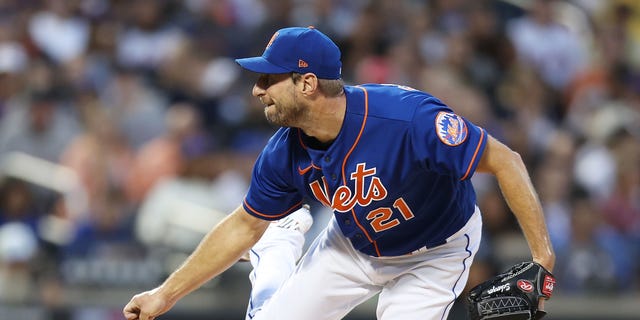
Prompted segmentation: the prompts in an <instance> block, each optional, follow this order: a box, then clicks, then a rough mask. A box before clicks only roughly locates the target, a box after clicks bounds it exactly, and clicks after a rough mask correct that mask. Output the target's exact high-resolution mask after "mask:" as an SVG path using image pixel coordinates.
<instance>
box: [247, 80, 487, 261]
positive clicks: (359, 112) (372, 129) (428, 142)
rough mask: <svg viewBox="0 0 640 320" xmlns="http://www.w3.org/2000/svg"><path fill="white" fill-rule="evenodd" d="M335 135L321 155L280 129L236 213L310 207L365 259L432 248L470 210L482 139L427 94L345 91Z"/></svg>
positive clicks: (378, 88)
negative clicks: (329, 219) (328, 216)
mask: <svg viewBox="0 0 640 320" xmlns="http://www.w3.org/2000/svg"><path fill="white" fill-rule="evenodd" d="M345 94H346V101H347V107H346V114H345V118H344V123H343V124H342V129H341V131H340V133H339V134H338V136H337V137H336V139H335V140H334V141H333V143H332V144H331V145H330V146H329V147H327V148H317V147H316V148H314V146H316V145H317V143H314V141H315V139H313V138H311V137H309V136H307V135H305V134H304V133H303V132H302V130H300V129H297V128H280V129H279V130H278V131H277V132H276V133H275V134H274V135H273V137H271V139H270V140H269V142H268V143H267V145H266V146H265V148H264V150H263V151H262V152H261V154H260V155H259V156H258V158H257V160H256V163H255V166H254V169H253V176H252V181H251V184H250V188H249V191H248V193H247V195H246V197H245V200H244V204H243V205H244V208H245V209H246V210H247V211H248V212H249V213H250V214H252V215H254V216H256V217H260V218H262V219H267V220H276V219H280V218H282V217H284V216H286V215H288V214H290V213H291V212H293V211H295V210H296V209H298V208H300V206H301V205H302V204H303V203H304V202H305V201H309V200H310V199H311V200H315V201H317V202H319V203H321V204H323V205H325V206H328V207H330V208H332V209H333V213H334V215H335V216H336V219H337V221H338V224H339V225H340V228H341V230H342V232H343V234H344V235H345V236H346V237H347V238H349V239H350V241H351V243H352V244H353V246H354V247H355V248H356V249H358V250H359V251H361V252H363V253H365V254H368V255H371V256H397V255H403V254H407V253H411V252H413V251H415V250H417V249H420V248H422V247H425V246H426V247H428V248H430V247H435V246H437V245H440V244H443V243H445V242H446V239H447V238H448V237H449V236H451V235H452V234H453V233H455V232H456V231H458V230H459V229H460V228H461V227H462V226H464V224H465V223H466V222H467V220H468V219H469V218H470V217H471V215H472V213H473V212H474V210H475V205H476V196H475V192H474V190H473V186H472V184H471V181H470V180H469V178H470V177H471V176H472V175H473V173H474V171H475V168H476V166H477V164H478V162H479V160H480V157H481V156H482V153H483V151H484V148H485V146H486V141H487V134H486V133H485V131H484V130H483V129H482V128H480V127H478V126H476V125H474V124H473V123H471V122H469V121H468V120H466V119H464V118H463V117H461V116H459V115H457V114H455V113H454V112H453V111H452V110H451V109H450V108H449V107H448V106H446V105H445V104H444V103H442V102H441V101H440V100H438V99H437V98H435V97H433V96H432V95H430V94H428V93H425V92H421V91H418V90H414V89H411V88H407V87H403V86H396V85H378V84H367V85H362V86H346V87H345Z"/></svg>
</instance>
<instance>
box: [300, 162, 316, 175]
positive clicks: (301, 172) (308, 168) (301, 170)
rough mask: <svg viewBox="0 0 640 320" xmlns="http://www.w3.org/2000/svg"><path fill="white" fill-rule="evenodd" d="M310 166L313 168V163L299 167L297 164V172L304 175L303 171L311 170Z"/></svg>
mask: <svg viewBox="0 0 640 320" xmlns="http://www.w3.org/2000/svg"><path fill="white" fill-rule="evenodd" d="M311 168H313V163H312V164H310V165H309V166H308V167H306V168H304V169H301V168H300V166H298V174H299V175H301V176H302V175H304V174H305V173H307V172H309V170H311Z"/></svg>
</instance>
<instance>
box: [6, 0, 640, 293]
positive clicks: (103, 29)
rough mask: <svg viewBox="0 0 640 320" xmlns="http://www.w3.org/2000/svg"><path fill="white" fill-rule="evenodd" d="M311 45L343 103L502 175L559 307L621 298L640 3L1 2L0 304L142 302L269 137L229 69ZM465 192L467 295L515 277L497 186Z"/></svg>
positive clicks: (519, 256) (628, 251) (227, 206)
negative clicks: (485, 283) (328, 44)
mask: <svg viewBox="0 0 640 320" xmlns="http://www.w3.org/2000/svg"><path fill="white" fill-rule="evenodd" d="M308 25H314V26H315V27H316V28H317V29H319V30H321V31H322V32H324V33H326V34H327V35H329V36H330V37H332V39H334V40H335V41H336V43H337V44H338V45H339V47H340V48H341V49H342V52H343V56H342V60H343V78H344V80H345V82H346V83H347V84H359V83H369V82H376V83H398V84H403V85H407V86H411V87H414V88H417V89H420V90H424V91H427V92H429V93H432V94H434V95H435V96H438V97H440V98H441V99H442V100H443V101H444V102H445V103H447V104H448V105H449V106H451V107H452V108H453V109H454V110H455V111H456V112H458V113H459V114H462V115H463V116H465V117H466V118H468V119H469V120H471V121H473V122H474V123H476V124H478V125H480V126H482V127H484V128H485V129H486V130H487V131H488V132H489V133H490V134H492V135H493V136H495V137H496V138H498V139H499V140H501V141H503V142H505V143H506V144H508V145H509V146H511V147H512V148H513V149H514V150H516V151H517V152H518V153H520V154H521V156H522V157H523V159H524V161H525V163H526V164H527V166H528V169H529V170H530V174H531V177H532V180H533V183H534V185H535V186H536V188H537V190H538V193H539V197H540V200H541V202H542V204H543V207H544V210H545V214H546V218H547V222H548V226H549V231H550V235H551V237H552V241H553V244H554V248H555V250H556V254H557V267H556V270H554V271H555V272H554V273H555V274H556V275H557V277H558V282H559V284H558V292H562V293H564V294H568V295H571V294H579V293H580V294H582V293H611V294H618V293H622V294H626V293H629V292H635V293H638V292H639V290H640V2H639V1H634V0H626V1H625V0H611V1H599V0H572V1H563V0H531V1H507V0H502V1H501V0H428V1H426V0H425V1H419V0H406V1H395V0H186V1H177V0H112V1H108V0H70V1H57V0H50V1H35V0H29V1H18V0H0V302H2V303H18V304H20V303H32V302H34V301H36V302H44V303H45V304H52V305H55V304H56V303H61V302H60V301H59V300H60V299H61V297H60V295H59V294H57V293H58V292H60V291H59V290H61V289H60V288H64V287H65V286H72V285H77V286H83V285H84V286H97V287H102V286H146V285H148V284H150V283H155V282H156V281H158V278H160V277H162V276H163V275H164V274H165V273H166V272H167V270H165V268H164V263H165V262H164V260H163V259H164V258H165V257H166V256H167V255H168V254H169V253H171V252H183V253H184V252H189V251H190V249H191V248H193V246H195V244H196V243H197V241H198V240H199V238H200V237H201V236H202V234H203V233H204V232H206V230H208V228H209V227H210V226H211V225H213V224H214V223H215V222H216V221H218V220H219V219H220V218H221V217H223V216H224V213H225V212H228V211H229V210H231V209H233V208H234V207H235V206H237V205H238V204H239V203H240V201H241V199H242V197H243V195H244V192H245V190H246V186H247V184H248V178H249V176H250V172H251V168H252V164H253V160H254V159H255V156H256V155H257V153H258V152H259V151H260V150H261V147H262V146H263V145H264V143H265V142H266V141H267V139H268V138H269V137H270V135H271V134H272V133H273V132H274V130H275V128H273V127H271V126H270V125H268V123H267V122H266V121H265V120H264V116H263V111H262V108H261V107H260V105H259V102H258V101H257V100H256V99H255V98H253V97H252V96H251V94H250V93H251V86H252V85H253V83H254V81H255V78H254V75H252V74H249V73H246V72H242V71H241V69H240V68H239V66H237V65H236V64H235V62H234V61H233V59H234V58H239V57H247V56H254V55H259V54H261V52H262V50H263V49H264V47H265V45H266V41H267V40H268V39H269V38H270V37H271V35H272V33H273V32H274V31H275V30H277V29H280V28H282V27H287V26H308ZM473 182H474V185H475V186H476V189H477V192H478V199H479V205H480V207H481V209H482V211H483V217H484V223H485V224H484V227H485V233H484V241H483V246H482V248H481V250H480V252H479V253H478V256H477V258H476V260H477V261H476V263H475V264H474V267H473V272H472V275H471V279H470V284H473V283H477V282H479V281H480V280H482V279H483V278H484V277H487V276H488V275H490V274H493V273H495V272H497V271H500V270H502V269H504V268H505V267H506V266H508V265H510V264H512V263H515V262H518V261H522V260H526V259H529V251H528V249H527V247H526V242H525V240H524V239H523V238H522V235H521V233H520V231H519V229H518V226H517V222H516V221H515V220H514V218H513V216H512V215H511V213H510V212H509V209H508V206H507V205H506V204H505V203H504V200H502V198H501V195H500V191H499V188H498V186H497V185H496V182H495V180H494V179H493V178H492V177H489V176H484V175H482V174H478V175H476V176H475V177H474V178H473ZM320 212H323V211H322V210H320V209H319V208H318V210H316V213H314V214H320ZM322 214H326V213H322ZM319 220H321V219H319ZM320 227H321V226H320ZM159 261H161V262H162V263H159ZM8 288H11V290H9V289H8ZM34 288H37V290H34Z"/></svg>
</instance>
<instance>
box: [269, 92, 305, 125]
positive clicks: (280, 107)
mask: <svg viewBox="0 0 640 320" xmlns="http://www.w3.org/2000/svg"><path fill="white" fill-rule="evenodd" d="M306 110H307V108H305V107H304V106H303V105H302V104H300V103H298V101H297V99H295V98H294V99H293V101H292V102H290V103H278V104H272V105H270V106H268V107H266V108H265V109H264V115H265V117H266V118H267V121H269V123H271V124H275V125H278V126H281V127H294V126H295V125H296V124H299V123H300V122H301V120H302V119H303V118H304V115H305V111H306Z"/></svg>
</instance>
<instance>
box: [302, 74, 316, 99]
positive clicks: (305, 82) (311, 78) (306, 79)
mask: <svg viewBox="0 0 640 320" xmlns="http://www.w3.org/2000/svg"><path fill="white" fill-rule="evenodd" d="M299 81H300V82H301V86H302V93H303V94H306V95H311V94H314V93H316V92H317V91H318V77H316V75H315V74H313V73H305V74H303V75H301V77H300V80H299Z"/></svg>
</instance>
